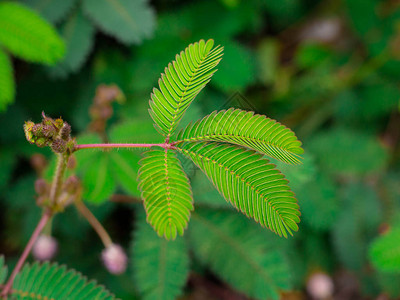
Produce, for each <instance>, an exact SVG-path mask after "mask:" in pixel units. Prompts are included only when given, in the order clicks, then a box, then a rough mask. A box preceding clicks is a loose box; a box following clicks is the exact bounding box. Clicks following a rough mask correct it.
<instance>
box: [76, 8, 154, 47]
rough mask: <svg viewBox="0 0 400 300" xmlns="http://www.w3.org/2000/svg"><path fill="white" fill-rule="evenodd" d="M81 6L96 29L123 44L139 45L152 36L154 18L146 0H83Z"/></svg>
mask: <svg viewBox="0 0 400 300" xmlns="http://www.w3.org/2000/svg"><path fill="white" fill-rule="evenodd" d="M82 4H83V10H84V12H85V13H86V15H88V16H89V18H90V19H92V21H93V22H94V23H95V24H96V26H97V27H99V28H100V29H101V30H102V31H103V32H105V33H107V34H110V35H112V36H114V37H115V38H117V39H118V40H119V41H121V42H122V43H124V44H128V45H131V44H140V43H141V42H142V40H143V39H147V38H150V37H151V35H152V34H153V31H154V27H155V16H154V12H153V10H152V9H151V7H150V6H149V5H148V3H147V0H129V1H127V0H83V3H82Z"/></svg>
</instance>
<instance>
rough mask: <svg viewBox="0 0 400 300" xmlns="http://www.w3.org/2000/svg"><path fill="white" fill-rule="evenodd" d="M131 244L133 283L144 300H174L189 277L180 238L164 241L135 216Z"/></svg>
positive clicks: (186, 252) (143, 218) (185, 256)
mask: <svg viewBox="0 0 400 300" xmlns="http://www.w3.org/2000/svg"><path fill="white" fill-rule="evenodd" d="M135 229H136V230H135V231H134V232H133V240H132V243H131V251H130V252H131V266H132V269H133V280H134V282H135V284H136V286H137V287H138V290H139V293H140V295H141V296H142V299H144V300H150V299H157V300H167V299H171V300H173V299H177V297H178V296H180V295H181V294H182V292H183V287H184V285H185V283H186V280H187V277H188V273H189V253H188V250H187V247H186V243H185V240H184V239H183V238H181V237H178V238H176V239H175V240H174V241H167V240H165V239H164V238H162V237H159V236H157V234H156V233H155V232H154V230H153V229H152V228H151V227H150V226H149V224H147V222H146V215H145V214H144V213H143V212H141V213H139V214H138V218H137V221H136V226H135Z"/></svg>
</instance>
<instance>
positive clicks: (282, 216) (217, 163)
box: [178, 142, 300, 237]
mask: <svg viewBox="0 0 400 300" xmlns="http://www.w3.org/2000/svg"><path fill="white" fill-rule="evenodd" d="M178 150H179V151H180V152H182V153H183V154H184V155H186V156H188V157H189V158H191V159H192V160H193V162H194V163H195V164H196V165H197V166H198V167H199V168H200V169H201V170H202V171H203V172H204V173H205V174H206V175H207V176H208V178H209V179H210V180H211V181H212V182H213V184H214V185H215V186H216V187H217V189H218V191H219V192H220V193H221V195H222V196H224V198H225V199H226V200H227V201H229V202H230V203H231V204H232V205H233V206H234V207H235V208H236V209H237V210H240V211H241V212H242V213H244V214H245V215H246V216H248V217H251V218H253V219H254V220H255V221H256V222H258V223H260V224H261V226H264V227H267V228H269V229H271V230H272V231H273V232H275V233H277V234H278V235H280V236H282V235H283V236H285V237H287V233H289V234H292V230H294V231H297V230H298V226H297V223H298V222H300V218H299V216H300V212H299V210H298V204H297V200H296V198H295V197H294V194H293V192H292V191H291V190H290V188H289V186H288V181H287V180H286V179H285V176H284V175H283V174H282V173H281V172H280V171H279V170H277V169H275V165H273V164H271V163H270V162H269V161H268V160H267V159H265V158H263V156H262V155H261V154H259V153H257V152H255V151H252V150H247V149H245V148H242V147H239V146H236V145H229V144H220V143H216V142H190V143H185V144H183V145H179V147H178Z"/></svg>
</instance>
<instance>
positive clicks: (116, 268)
mask: <svg viewBox="0 0 400 300" xmlns="http://www.w3.org/2000/svg"><path fill="white" fill-rule="evenodd" d="M101 258H102V259H103V263H104V265H105V266H106V268H107V270H108V271H109V272H110V273H112V274H122V273H124V272H125V270H126V265H127V262H128V258H127V257H126V254H125V251H124V249H122V247H121V246H119V245H116V244H111V245H110V246H108V247H107V248H106V249H104V250H103V252H102V253H101Z"/></svg>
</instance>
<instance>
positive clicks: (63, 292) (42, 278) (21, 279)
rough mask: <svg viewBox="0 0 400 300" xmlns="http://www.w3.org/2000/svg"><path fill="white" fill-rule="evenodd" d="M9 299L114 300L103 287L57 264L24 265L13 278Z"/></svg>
mask: <svg viewBox="0 0 400 300" xmlns="http://www.w3.org/2000/svg"><path fill="white" fill-rule="evenodd" d="M11 296H12V299H32V300H33V299H57V300H64V299H65V300H67V299H68V300H74V299H76V300H78V299H79V300H81V299H98V300H103V299H104V300H106V299H107V300H112V299H116V298H115V296H114V295H112V294H111V293H110V292H109V291H107V290H106V289H105V288H104V287H103V286H101V285H98V284H97V283H96V282H95V281H88V280H87V278H86V277H83V276H82V274H80V273H78V272H76V271H75V270H68V269H67V267H66V266H59V265H58V264H50V263H48V262H46V263H44V264H40V263H37V262H36V263H34V264H33V265H30V264H26V265H25V266H24V267H23V268H22V270H21V272H20V273H18V275H17V276H16V277H15V281H14V284H13V287H12V295H11Z"/></svg>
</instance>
